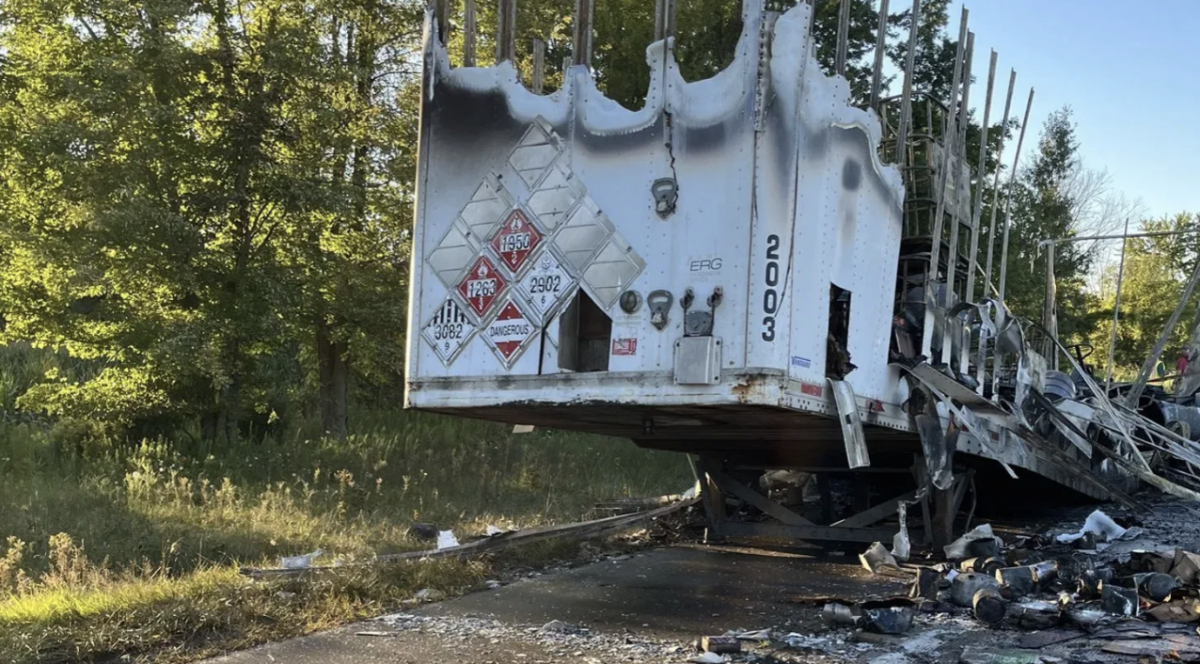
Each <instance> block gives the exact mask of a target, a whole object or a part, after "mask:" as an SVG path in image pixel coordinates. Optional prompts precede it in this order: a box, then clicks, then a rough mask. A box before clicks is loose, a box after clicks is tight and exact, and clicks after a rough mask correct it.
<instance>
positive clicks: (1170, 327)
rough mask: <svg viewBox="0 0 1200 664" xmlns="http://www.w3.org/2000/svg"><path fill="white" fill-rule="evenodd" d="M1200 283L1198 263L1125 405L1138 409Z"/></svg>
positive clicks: (1130, 390)
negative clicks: (1169, 340) (1152, 375)
mask: <svg viewBox="0 0 1200 664" xmlns="http://www.w3.org/2000/svg"><path fill="white" fill-rule="evenodd" d="M1197 282H1200V262H1197V263H1196V269H1195V271H1193V272H1192V277H1191V278H1190V279H1188V282H1187V285H1186V286H1184V287H1183V295H1182V296H1180V298H1179V304H1178V305H1177V306H1176V307H1175V312H1174V313H1172V314H1171V317H1170V318H1169V319H1168V320H1167V324H1166V326H1164V327H1163V331H1162V334H1160V335H1158V342H1157V343H1155V344H1154V350H1152V351H1150V356H1149V357H1147V358H1146V361H1145V362H1144V363H1143V364H1142V370H1141V371H1139V372H1138V377H1137V380H1136V381H1134V383H1133V387H1131V388H1130V389H1129V393H1128V394H1127V395H1125V405H1127V406H1129V407H1130V408H1136V407H1137V402H1138V399H1140V398H1141V397H1142V391H1143V390H1145V389H1146V381H1148V380H1150V373H1151V372H1152V371H1154V365H1155V364H1156V363H1157V362H1158V358H1159V357H1161V356H1162V352H1163V348H1165V347H1166V345H1167V339H1169V338H1170V337H1171V333H1172V332H1174V331H1175V326H1176V325H1178V324H1179V317H1180V316H1181V315H1182V314H1183V310H1184V309H1186V308H1187V304H1188V301H1189V300H1191V299H1192V293H1193V292H1194V291H1195V290H1196V283H1197Z"/></svg>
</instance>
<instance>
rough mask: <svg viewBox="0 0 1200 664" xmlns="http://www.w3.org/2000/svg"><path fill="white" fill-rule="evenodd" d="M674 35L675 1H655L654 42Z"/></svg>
mask: <svg viewBox="0 0 1200 664" xmlns="http://www.w3.org/2000/svg"><path fill="white" fill-rule="evenodd" d="M674 34H675V0H656V2H655V3H654V41H660V40H663V39H666V38H667V37H670V36H672V35H674Z"/></svg>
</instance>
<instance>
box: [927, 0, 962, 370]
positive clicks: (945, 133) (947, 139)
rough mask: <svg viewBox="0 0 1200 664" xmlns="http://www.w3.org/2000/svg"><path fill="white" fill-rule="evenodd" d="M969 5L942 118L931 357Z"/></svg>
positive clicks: (930, 276) (930, 277) (930, 279)
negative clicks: (944, 114)
mask: <svg viewBox="0 0 1200 664" xmlns="http://www.w3.org/2000/svg"><path fill="white" fill-rule="evenodd" d="M967 15H968V12H967V8H966V7H963V8H962V19H961V20H960V21H959V25H958V48H957V49H955V53H954V78H953V79H952V82H951V85H950V103H949V104H947V105H946V108H947V109H948V112H947V113H946V117H945V118H943V121H942V159H941V163H940V164H938V178H937V183H936V184H935V185H934V186H935V187H936V190H935V197H936V199H937V206H936V207H935V209H934V215H933V228H932V229H930V253H929V267H928V268H927V269H926V270H925V324H924V326H923V327H922V333H921V354H922V355H924V356H925V357H931V351H932V348H933V330H934V327H935V326H936V320H935V319H936V318H937V316H938V315H939V314H938V312H937V311H936V309H937V287H936V286H935V285H934V284H935V282H936V281H937V278H938V271H939V269H940V262H941V257H942V224H943V222H944V219H943V217H944V216H945V214H946V183H947V182H949V179H950V178H949V177H948V176H949V173H950V168H951V166H952V165H953V164H954V156H953V155H954V139H955V135H956V134H957V133H958V125H957V124H955V122H956V121H955V119H954V110H955V108H956V107H957V105H958V87H959V84H960V83H961V82H962V70H963V52H964V51H965V50H966V47H967ZM949 299H950V294H949V293H946V301H945V302H943V303H942V306H943V307H945V306H949Z"/></svg>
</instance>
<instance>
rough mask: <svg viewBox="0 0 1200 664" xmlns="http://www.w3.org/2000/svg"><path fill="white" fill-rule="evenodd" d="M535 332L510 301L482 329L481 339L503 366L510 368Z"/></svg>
mask: <svg viewBox="0 0 1200 664" xmlns="http://www.w3.org/2000/svg"><path fill="white" fill-rule="evenodd" d="M537 332H538V327H537V325H534V323H533V322H532V321H531V320H530V319H529V317H528V316H526V315H525V313H524V312H522V311H521V309H520V308H519V307H518V306H517V304H516V302H514V301H513V300H511V299H510V300H508V301H507V302H505V303H504V306H503V307H501V308H500V313H499V314H497V315H496V320H494V321H492V322H491V323H490V324H488V325H487V326H485V327H484V328H483V338H484V339H485V340H487V343H488V345H489V346H491V347H492V350H494V351H496V355H497V356H498V357H499V358H500V361H501V362H502V363H503V364H504V366H505V367H511V366H512V363H513V362H514V361H516V359H517V357H519V356H520V351H521V349H522V348H523V347H524V346H525V344H526V343H527V342H529V341H530V340H531V339H533V338H534V337H535V336H537Z"/></svg>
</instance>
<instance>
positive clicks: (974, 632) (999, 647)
mask: <svg viewBox="0 0 1200 664" xmlns="http://www.w3.org/2000/svg"><path fill="white" fill-rule="evenodd" d="M1151 502H1152V503H1153V504H1152V509H1150V510H1149V511H1146V512H1141V513H1138V514H1137V515H1136V520H1137V522H1138V524H1140V525H1141V526H1143V527H1144V533H1143V534H1141V535H1139V536H1137V537H1136V538H1134V539H1131V540H1128V541H1120V542H1116V543H1112V544H1111V545H1107V548H1105V549H1104V551H1103V552H1096V551H1092V552H1082V551H1080V552H1077V553H1075V554H1072V558H1073V559H1074V562H1072V564H1086V565H1088V566H1092V565H1096V566H1099V565H1107V564H1110V563H1112V562H1113V561H1117V560H1121V559H1125V560H1127V559H1128V558H1129V556H1130V555H1131V554H1133V553H1134V552H1135V551H1138V550H1143V549H1144V550H1163V551H1170V550H1173V548H1174V547H1184V548H1186V549H1188V550H1193V551H1194V550H1200V507H1197V506H1196V505H1193V504H1188V503H1185V502H1184V501H1179V500H1174V499H1157V500H1155V501H1151ZM1092 509H1095V507H1094V506H1088V507H1079V508H1073V509H1072V510H1067V511H1063V512H1062V513H1059V514H1058V515H1057V518H1059V519H1061V521H1060V522H1059V524H1060V525H1059V527H1058V528H1057V530H1056V532H1071V531H1072V530H1073V529H1075V528H1078V527H1079V526H1078V524H1080V523H1081V522H1082V520H1083V518H1084V516H1085V515H1086V514H1087V512H1088V511H1090V510H1092ZM1106 509H1107V510H1109V512H1110V513H1111V514H1112V515H1113V516H1118V515H1119V512H1120V511H1119V510H1116V509H1114V508H1112V506H1108V507H1106ZM1004 530H1007V529H1006V528H1004V527H1003V526H1001V528H1000V531H1004ZM1023 530H1026V532H1029V530H1027V529H1023ZM1033 532H1045V529H1044V527H1043V526H1040V525H1039V526H1038V527H1037V528H1036V529H1035V530H1033ZM852 553H857V550H852ZM905 588H906V577H905V578H896V577H887V576H873V575H871V574H869V573H868V572H867V571H866V570H865V569H863V568H862V567H861V565H860V564H859V562H858V559H857V556H856V555H851V556H824V557H823V556H816V555H805V554H801V553H795V552H773V551H769V550H763V549H753V548H735V547H713V546H704V545H699V544H676V545H673V546H664V547H659V548H654V549H647V550H643V551H641V552H639V553H636V554H634V555H632V557H630V556H616V557H607V558H603V559H601V560H599V561H598V562H594V563H591V564H587V565H584V566H581V567H575V568H573V569H562V570H557V571H551V572H549V573H545V574H541V575H535V576H531V577H529V578H523V579H521V580H519V581H515V582H512V583H510V584H508V585H503V586H501V587H499V588H495V589H492V590H486V591H479V592H475V593H472V594H469V595H466V596H463V597H458V598H455V599H450V600H446V601H442V602H435V603H430V604H422V605H419V606H414V607H413V608H411V609H410V610H406V611H403V612H401V613H398V614H393V615H389V616H381V617H380V618H377V619H375V620H370V621H365V622H362V623H358V624H354V625H349V626H346V627H343V628H340V629H334V630H330V631H327V632H322V633H318V634H314V635H311V636H307V637H303V638H298V639H292V640H289V641H283V642H278V643H272V644H268V645H265V646H262V647H259V648H254V649H251V650H246V651H243V652H238V653H233V654H229V655H226V656H224V657H219V658H216V659H212V660H209V661H208V662H207V664H260V663H268V662H270V663H274V662H289V663H295V664H384V663H387V664H437V663H443V662H444V663H446V664H475V663H480V664H501V663H508V662H516V663H521V664H559V663H565V662H583V663H585V664H610V663H615V662H629V663H634V664H642V663H645V664H649V663H656V664H657V663H683V662H687V661H688V660H689V658H691V657H694V656H695V655H696V650H695V647H694V645H693V644H694V643H695V641H696V640H697V639H698V638H699V637H701V636H712V635H721V634H724V633H726V632H728V631H734V632H741V631H746V630H763V629H769V630H770V632H771V634H770V636H771V640H770V641H758V640H756V641H744V642H743V643H744V649H746V650H749V652H743V653H742V654H740V655H736V656H734V657H733V658H732V660H731V661H732V663H733V664H739V663H742V662H753V663H755V664H774V663H776V662H805V663H806V664H834V663H837V664H996V663H998V662H1004V663H1005V664H1064V663H1068V664H1075V663H1084V662H1086V663H1088V664H1135V663H1136V662H1138V661H1139V657H1138V656H1136V655H1134V654H1132V653H1134V652H1136V653H1137V654H1138V655H1142V656H1145V657H1149V658H1150V659H1146V660H1143V661H1163V660H1161V659H1155V658H1156V657H1162V656H1164V655H1165V656H1167V658H1168V659H1169V658H1170V657H1171V656H1172V655H1171V653H1175V654H1176V655H1179V656H1180V658H1181V661H1200V639H1197V638H1196V626H1195V624H1176V625H1169V624H1168V625H1155V624H1153V623H1145V622H1142V621H1138V620H1127V621H1125V622H1123V623H1118V624H1111V623H1108V622H1106V623H1105V624H1106V625H1110V626H1109V627H1105V628H1103V629H1101V630H1098V631H1094V632H1092V633H1091V634H1085V633H1083V632H1080V631H1075V630H1072V629H1064V628H1062V627H1051V628H1047V629H1043V630H1041V631H1039V630H1038V629H1036V628H1031V627H1029V626H1015V627H1014V626H1013V625H1007V626H1006V627H1004V628H1003V629H989V628H986V627H984V626H983V625H982V624H981V623H979V622H978V621H976V620H974V619H973V618H972V617H971V616H970V611H969V610H967V609H956V610H954V611H953V612H952V613H948V614H947V613H933V614H918V615H917V617H916V618H915V620H914V623H913V627H912V629H911V630H909V631H906V632H905V633H903V634H902V635H899V636H885V635H879V634H871V633H867V632H863V631H861V630H857V629H855V628H852V627H831V626H830V625H828V624H825V623H823V622H822V620H821V618H820V612H821V608H822V606H824V604H825V603H826V600H828V599H832V598H840V599H844V600H847V601H850V602H862V601H865V600H869V599H882V598H887V597H894V596H896V595H901V594H904V591H905ZM1051 599H1053V597H1052V598H1051ZM1009 611H1010V613H1018V612H1020V611H1022V609H1021V605H1020V604H1019V603H1013V604H1012V605H1010V607H1009ZM1117 620H1119V619H1117ZM1113 648H1116V649H1117V650H1115V651H1114V650H1113ZM1106 649H1107V650H1108V651H1109V652H1106ZM1122 649H1123V650H1125V651H1127V652H1128V653H1130V654H1119V651H1120V650H1122ZM1114 653H1118V654H1114Z"/></svg>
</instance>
